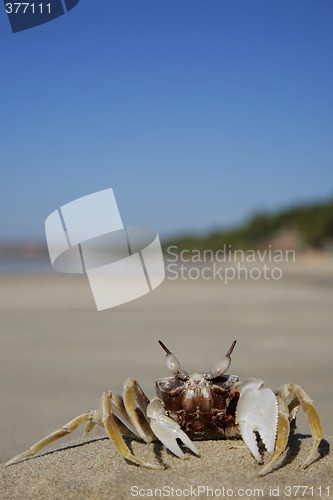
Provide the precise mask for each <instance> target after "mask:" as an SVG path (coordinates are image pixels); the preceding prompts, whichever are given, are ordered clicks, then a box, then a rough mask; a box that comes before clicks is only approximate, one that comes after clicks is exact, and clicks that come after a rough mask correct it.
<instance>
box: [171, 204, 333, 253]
mask: <svg viewBox="0 0 333 500" xmlns="http://www.w3.org/2000/svg"><path fill="white" fill-rule="evenodd" d="M288 230H289V231H290V230H292V231H294V232H295V233H296V234H297V235H298V240H299V242H300V244H301V246H302V248H316V249H323V248H326V247H331V248H333V199H331V200H329V201H327V202H324V203H312V204H307V205H299V206H294V207H291V208H289V209H286V210H283V211H280V212H278V213H267V212H263V213H258V214H256V215H254V216H253V217H252V218H250V219H249V220H248V221H247V222H246V223H244V224H243V225H241V226H239V227H235V228H233V229H229V230H216V231H214V232H211V233H210V234H207V235H205V236H197V235H184V236H183V237H178V238H174V239H170V240H169V241H167V242H164V245H163V247H164V248H166V247H168V246H170V245H176V246H177V247H178V248H179V249H180V250H181V249H185V248H186V249H189V250H192V249H198V250H204V249H212V250H218V249H220V248H223V247H224V245H230V246H231V247H232V248H234V249H236V248H240V249H244V250H246V249H249V248H261V247H262V246H264V245H267V244H269V242H270V241H272V240H273V239H274V238H275V237H276V235H277V234H279V233H281V232H283V231H288Z"/></svg>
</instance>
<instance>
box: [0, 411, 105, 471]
mask: <svg viewBox="0 0 333 500" xmlns="http://www.w3.org/2000/svg"><path fill="white" fill-rule="evenodd" d="M94 414H95V412H94V411H89V412H87V413H83V414H82V415H79V416H78V417H76V418H74V419H73V420H71V421H70V422H68V424H66V425H64V426H63V427H61V428H60V429H58V430H57V431H54V432H52V434H49V435H48V436H46V437H45V438H43V439H41V440H40V441H38V442H37V443H35V444H34V445H33V446H31V448H29V449H28V450H26V451H24V452H23V453H20V454H19V455H16V456H15V457H13V458H12V459H10V460H9V461H8V462H6V463H5V464H4V465H3V466H4V467H7V466H8V465H11V464H13V463H14V462H16V461H17V460H20V459H21V458H26V457H29V456H31V455H34V454H35V453H37V451H39V450H41V449H42V448H44V446H47V445H48V444H50V443H53V441H56V440H57V439H60V438H62V437H63V436H67V434H70V433H71V432H73V431H75V429H77V428H78V427H79V426H80V425H81V424H82V423H83V422H85V421H87V420H88V421H90V422H91V421H92V420H93V419H94Z"/></svg>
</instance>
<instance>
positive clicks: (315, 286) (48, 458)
mask: <svg viewBox="0 0 333 500" xmlns="http://www.w3.org/2000/svg"><path fill="white" fill-rule="evenodd" d="M283 273H284V274H283V278H282V279H281V280H279V281H272V280H271V281H265V280H260V281H253V280H252V281H251V280H248V281H246V280H241V281H238V280H235V281H233V282H230V283H229V284H228V285H225V284H223V283H222V282H221V281H219V280H211V281H204V280H192V281H191V280H187V281H180V280H176V281H172V280H166V281H165V282H164V283H163V285H162V286H160V287H159V288H157V289H156V290H155V291H154V292H153V293H150V294H148V295H146V296H144V297H142V298H140V299H138V300H136V301H133V302H131V303H128V304H124V305H123V306H119V307H117V308H114V309H111V310H107V311H104V312H97V311H96V309H95V305H94V301H93V298H92V295H91V292H90V289H89V285H88V283H87V281H86V279H85V278H84V277H78V278H72V277H68V276H62V275H57V274H55V275H53V276H38V275H36V276H25V277H22V276H14V277H13V276H7V277H1V278H0V324H1V329H0V342H1V350H0V380H1V387H0V400H1V419H0V438H1V440H0V442H1V450H0V461H1V462H5V461H6V460H8V459H9V458H11V457H12V456H13V455H16V454H17V453H19V452H21V451H23V450H25V449H27V448H28V447H29V446H30V445H31V444H32V443H34V442H36V441H37V440H39V439H40V438H41V437H43V436H45V435H47V434H48V433H50V432H51V431H53V430H55V429H57V428H59V427H60V426H61V425H62V424H65V423H66V422H68V421H69V420H70V419H72V418H73V417H75V416H76V415H78V414H80V413H82V412H84V411H87V410H88V409H92V408H97V407H98V406H99V399H100V396H101V394H102V392H103V391H104V390H105V389H113V390H114V391H116V392H121V387H122V382H123V381H124V380H125V379H126V378H128V377H129V376H133V377H135V378H137V379H138V380H139V382H140V384H141V385H142V387H143V388H144V390H145V392H146V393H147V395H148V396H149V397H152V396H153V395H154V380H155V379H156V378H159V377H165V376H167V375H168V372H167V369H166V367H165V363H164V353H163V352H162V350H161V348H160V347H159V345H158V343H157V340H158V339H160V338H161V339H162V340H163V341H164V343H165V344H166V345H167V346H168V347H169V348H170V349H171V350H172V351H173V352H174V353H175V354H176V356H177V357H178V359H179V360H180V361H181V363H182V365H183V367H184V368H186V369H187V370H188V371H198V370H201V371H207V370H209V369H210V368H212V367H213V365H214V364H215V363H216V361H217V359H218V358H219V357H220V356H222V355H224V354H225V352H226V351H227V349H228V348H229V346H230V344H231V342H232V341H233V340H234V339H237V341H238V343H237V346H236V348H235V351H234V353H233V357H232V365H231V368H230V370H229V372H230V373H233V374H237V375H239V376H240V378H241V379H245V378H248V377H258V378H262V379H263V380H264V381H265V383H266V385H267V386H269V387H272V388H273V389H275V388H277V387H279V386H280V385H281V384H283V383H285V382H297V383H299V384H300V385H301V386H302V387H303V388H304V389H305V390H306V391H307V392H308V393H309V394H310V396H311V397H312V399H313V400H314V401H315V404H316V406H317V408H318V411H319V413H320V415H321V418H322V422H323V428H324V434H325V441H323V442H322V444H321V447H320V456H321V458H320V460H318V461H316V462H315V463H314V464H313V465H311V466H310V467H309V468H308V469H306V470H305V471H304V470H302V469H300V468H299V465H300V464H301V463H302V460H304V457H305V456H306V453H307V450H308V449H309V447H310V441H311V440H310V439H309V438H308V437H306V436H308V435H309V428H308V426H307V423H306V420H305V418H304V416H303V415H301V412H300V413H299V418H298V429H297V432H298V433H299V434H296V435H295V437H294V438H293V439H292V440H291V448H290V451H288V452H287V453H286V456H284V458H283V464H282V465H283V466H282V467H281V468H280V469H279V470H277V471H276V472H274V473H272V474H269V475H267V476H265V477H264V478H259V477H258V471H259V470H260V467H259V466H258V465H257V464H256V462H255V460H254V459H253V458H252V456H251V454H250V452H249V451H248V449H247V448H245V446H244V445H243V444H242V442H241V441H227V442H224V441H217V442H215V441H210V442H200V443H199V445H198V446H199V449H200V451H201V454H202V456H201V457H200V458H197V457H195V456H193V455H190V456H189V458H188V460H185V461H181V460H179V459H177V458H175V457H174V456H172V455H171V454H170V453H168V452H167V451H165V450H164V448H163V447H162V446H159V445H144V444H142V443H140V442H132V443H131V446H132V447H133V451H134V453H135V454H137V455H138V456H140V457H142V458H146V459H147V460H149V461H152V462H154V461H155V462H156V461H159V460H162V462H163V463H164V464H165V465H166V467H167V468H166V470H163V471H153V470H148V469H144V468H139V467H136V466H133V465H130V464H127V463H125V462H124V460H122V459H121V458H120V457H119V456H118V455H117V454H116V452H115V450H114V448H113V445H112V443H110V442H109V440H108V439H107V438H104V437H102V436H103V434H102V433H101V431H95V430H93V431H92V433H91V435H90V436H89V438H88V439H83V438H82V439H81V437H80V432H79V431H76V433H75V434H72V435H71V436H70V437H69V438H67V439H63V440H61V441H58V442H57V443H54V445H53V449H54V450H55V451H54V452H51V453H50V452H49V451H50V450H51V449H52V447H49V448H47V449H45V451H44V450H43V452H41V456H37V457H32V458H30V459H27V460H25V461H23V462H21V463H19V464H15V465H13V466H10V467H8V468H7V469H4V470H2V479H1V485H0V498H4V499H12V498H13V499H16V498H20V499H30V498H32V499H37V498H38V499H39V498H41V499H44V498H45V499H53V498H59V499H60V498H61V499H72V498H73V499H86V498H87V499H88V498H91V499H104V498H105V499H111V498H132V497H133V496H134V495H135V494H136V493H138V495H137V496H138V497H140V498H145V497H146V498H149V494H150V493H151V491H150V490H149V489H152V488H163V486H166V489H165V491H164V493H165V495H164V496H167V494H168V493H170V494H169V495H168V496H169V497H171V493H172V491H171V487H174V488H175V490H174V492H173V493H174V497H180V498H182V497H184V498H196V497H197V496H199V493H201V495H200V498H205V497H207V494H206V495H205V494H204V492H202V491H201V490H199V491H198V490H196V488H197V487H198V486H200V485H202V486H207V487H210V488H213V489H217V490H221V494H220V497H222V498H223V490H222V488H223V487H224V488H225V490H224V497H227V496H228V495H227V493H226V492H227V490H228V488H229V489H230V491H229V493H230V492H231V489H232V490H233V494H234V498H237V497H239V498H241V497H242V491H238V490H239V489H243V490H244V489H249V491H248V492H247V496H245V495H244V496H243V498H272V497H273V496H274V493H278V495H276V496H277V497H279V498H287V497H288V491H289V490H288V488H287V487H288V486H292V487H293V486H297V485H304V486H308V488H307V490H306V491H305V490H304V491H303V492H302V491H301V492H300V491H298V493H297V495H296V494H294V493H296V489H295V488H294V489H293V490H290V493H291V495H290V496H291V497H292V498H304V497H309V498H310V497H311V498H321V497H324V498H327V497H328V496H327V494H326V493H327V490H325V488H326V487H328V486H330V487H331V497H333V493H332V492H333V484H332V477H333V468H332V456H331V453H330V452H329V444H330V445H332V438H329V437H327V436H332V435H333V432H332V414H333V388H332V384H331V380H332V371H333V370H332V350H333V349H332V348H333V337H332V305H333V301H332V298H333V265H332V262H331V261H328V262H327V261H326V262H322V261H318V262H311V263H310V265H309V264H308V263H306V262H298V263H296V264H292V265H291V266H289V267H288V266H287V267H286V268H284V269H283ZM131 487H133V488H134V489H132V490H131ZM136 487H137V488H140V489H141V490H140V491H139V490H138V489H137V488H136ZM191 487H192V492H191V491H186V490H185V489H186V488H191ZM278 487H279V488H280V490H279V491H278V490H271V489H270V488H278ZM312 487H313V489H312ZM168 488H169V489H168ZM254 488H262V491H261V490H260V491H259V492H254ZM319 488H321V489H322V496H321V497H320V494H319V493H320V489H319ZM251 489H252V493H251V491H250V490H251ZM131 492H132V494H133V495H132V496H131ZM187 493H191V495H187ZM206 493H207V492H206ZM218 493H219V491H217V492H216V495H215V496H218ZM262 493H263V494H264V495H262ZM303 493H304V496H302V494H303ZM186 495H187V496H186ZM325 495H326V496H325ZM290 496H289V497H290ZM153 497H155V498H158V497H159V496H158V492H155V494H154V495H153ZM162 498H163V497H162Z"/></svg>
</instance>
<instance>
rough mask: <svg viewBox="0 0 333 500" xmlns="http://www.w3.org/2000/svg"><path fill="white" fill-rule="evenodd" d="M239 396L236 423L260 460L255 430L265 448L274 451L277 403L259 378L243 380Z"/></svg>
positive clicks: (259, 460)
mask: <svg viewBox="0 0 333 500" xmlns="http://www.w3.org/2000/svg"><path fill="white" fill-rule="evenodd" d="M239 393H240V398H239V401H238V405H237V410H236V423H237V424H238V425H239V428H240V432H241V435H242V439H243V441H244V442H245V444H246V445H247V447H248V448H249V449H250V451H251V453H252V455H253V456H254V458H255V459H256V460H257V461H258V462H261V456H260V453H259V449H258V445H257V440H256V435H255V432H258V433H259V435H260V437H261V439H262V442H263V443H264V445H265V447H266V450H267V451H268V452H269V453H271V452H272V451H274V446H275V438H276V430H277V422H278V405H277V401H276V397H275V395H274V393H273V391H272V390H271V389H268V388H263V381H262V380H259V379H249V380H245V381H244V382H243V383H242V384H240V386H239Z"/></svg>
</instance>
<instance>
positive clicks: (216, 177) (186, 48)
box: [0, 0, 333, 241]
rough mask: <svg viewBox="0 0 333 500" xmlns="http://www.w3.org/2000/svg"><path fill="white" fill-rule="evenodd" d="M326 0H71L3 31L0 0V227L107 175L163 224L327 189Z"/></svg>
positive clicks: (102, 184)
mask: <svg viewBox="0 0 333 500" xmlns="http://www.w3.org/2000/svg"><path fill="white" fill-rule="evenodd" d="M332 23H333V3H332V1H331V0H317V1H314V0H310V1H309V0H279V1H277V0H275V1H274V0H272V1H267V0H264V1H263V0H252V1H250V0H116V1H115V0H98V2H95V1H92V0H90V1H89V0H86V1H84V0H81V1H80V2H79V4H78V5H77V7H75V8H74V9H73V10H72V11H70V12H69V13H68V14H66V15H65V16H62V17H60V18H58V19H56V20H54V21H52V22H50V23H47V24H44V25H42V26H40V27H37V28H34V29H31V30H27V31H25V32H20V33H16V34H13V33H11V31H10V26H9V22H8V19H7V18H6V15H5V13H4V6H3V4H1V5H0V43H1V55H0V58H1V80H0V86H1V92H0V112H1V122H0V168H1V181H0V241H7V240H27V239H29V240H43V239H44V221H45V219H46V217H47V216H48V215H49V214H50V213H51V212H52V211H53V210H55V209H56V208H58V207H59V206H61V205H62V204H64V203H67V202H69V201H72V200H74V199H75V198H78V197H80V196H84V195H86V194H89V193H93V192H95V191H98V190H101V189H105V188H108V187H112V188H113V189H114V192H115V195H116V198H117V201H118V205H119V208H120V211H121V215H122V218H123V221H124V222H125V223H126V224H139V225H148V226H152V227H154V228H155V229H156V230H157V231H158V232H159V234H160V235H161V236H162V237H163V236H169V235H172V234H179V233H181V232H182V231H186V232H190V231H200V232H203V231H209V230H212V229H215V228H217V227H226V226H233V225H235V224H238V223H239V222H242V221H244V220H245V219H246V218H247V217H249V216H250V215H251V214H253V213H255V212H257V211H259V210H276V209H280V208H283V207H288V206H290V205H293V204H296V203H299V202H305V201H312V200H324V199H326V198H328V197H330V196H333V162H332V159H333V152H332V142H333V141H332V139H333V134H332V132H333V122H332V107H333V106H332V104H333V102H332V101H333V92H332V88H333V30H332V25H333V24H332Z"/></svg>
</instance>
